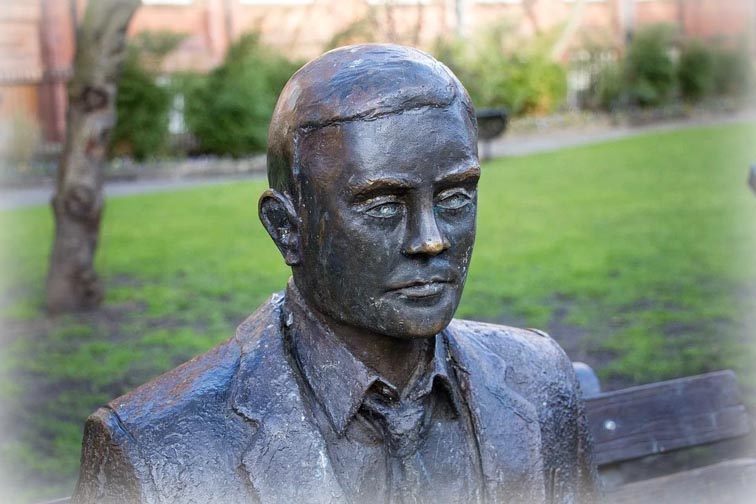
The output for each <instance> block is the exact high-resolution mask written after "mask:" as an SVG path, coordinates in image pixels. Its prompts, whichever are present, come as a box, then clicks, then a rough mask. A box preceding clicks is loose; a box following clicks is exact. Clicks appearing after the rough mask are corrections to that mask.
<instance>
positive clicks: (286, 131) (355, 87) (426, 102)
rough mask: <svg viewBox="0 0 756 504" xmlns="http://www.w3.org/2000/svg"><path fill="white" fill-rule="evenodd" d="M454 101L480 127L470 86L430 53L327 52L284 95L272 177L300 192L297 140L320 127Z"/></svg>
mask: <svg viewBox="0 0 756 504" xmlns="http://www.w3.org/2000/svg"><path fill="white" fill-rule="evenodd" d="M453 105H455V106H461V107H462V108H463V109H464V111H465V113H466V114H467V115H468V117H469V119H470V123H471V125H472V127H473V128H476V129H477V123H476V121H475V112H474V109H473V105H472V101H471V100H470V97H469V95H468V94H467V91H465V89H464V87H462V84H461V83H460V82H459V80H458V79H457V78H456V77H455V76H454V74H452V72H451V71H450V70H449V69H448V68H447V67H446V66H445V65H443V64H442V63H440V62H439V61H437V60H436V59H435V58H433V57H432V56H430V55H428V54H426V53H424V52H422V51H419V50H417V49H414V48H410V47H404V46H398V45H392V44H363V45H356V46H347V47H341V48H339V49H335V50H333V51H330V52H327V53H326V54H324V55H322V56H320V57H319V58H317V59H315V60H313V61H311V62H309V63H308V64H306V65H305V66H303V67H302V68H301V69H299V70H298V71H297V72H296V73H295V74H294V75H293V76H292V77H291V79H289V82H287V83H286V86H285V87H284V89H283V91H282V92H281V95H280V96H279V98H278V103H277V104H276V108H275V110H274V112H273V117H272V119H271V123H270V129H269V130H268V183H269V184H270V187H272V188H273V189H275V190H277V191H278V192H281V193H284V194H287V195H288V196H289V197H296V193H297V190H296V182H297V179H298V176H299V172H300V168H301V167H300V166H299V163H298V159H297V144H298V142H299V141H300V140H301V138H302V137H303V135H307V134H308V133H310V132H312V131H315V130H317V129H319V128H323V127H327V126H331V125H337V124H341V123H345V122H349V121H358V120H362V121H370V120H374V119H378V118H380V117H383V116H386V115H390V114H397V113H402V112H404V111H407V110H412V109H419V108H423V107H437V108H447V107H450V106H453Z"/></svg>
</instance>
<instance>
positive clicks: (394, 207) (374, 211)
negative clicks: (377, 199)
mask: <svg viewBox="0 0 756 504" xmlns="http://www.w3.org/2000/svg"><path fill="white" fill-rule="evenodd" d="M365 213H366V214H368V215H369V216H371V217H378V218H381V219H389V218H391V217H396V216H397V215H399V214H401V213H402V205H401V203H397V202H395V201H388V202H384V203H378V204H377V205H373V206H371V207H369V208H368V209H367V210H365Z"/></svg>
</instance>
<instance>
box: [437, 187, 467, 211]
mask: <svg viewBox="0 0 756 504" xmlns="http://www.w3.org/2000/svg"><path fill="white" fill-rule="evenodd" d="M470 201H472V198H471V197H470V196H469V195H468V194H467V193H466V192H463V191H455V192H451V193H446V194H441V196H440V197H439V199H438V201H437V202H436V206H438V207H439V208H442V209H443V210H458V209H460V208H462V207H465V206H467V205H468V204H469V203H470Z"/></svg>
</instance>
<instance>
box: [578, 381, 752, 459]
mask: <svg viewBox="0 0 756 504" xmlns="http://www.w3.org/2000/svg"><path fill="white" fill-rule="evenodd" d="M585 406H586V416H587V417H588V424H589V428H590V431H591V433H592V435H593V440H594V443H595V447H594V453H595V458H596V463H597V464H598V465H599V466H604V465H608V464H613V463H617V462H624V461H627V460H632V459H636V458H640V457H644V456H646V455H653V454H658V453H664V452H667V451H670V450H676V449H681V448H688V447H692V446H697V445H702V444H706V443H713V442H716V441H723V440H725V439H730V438H735V437H739V436H743V435H746V434H748V432H749V431H750V419H749V416H748V413H747V411H746V408H745V406H744V405H743V403H742V399H741V396H740V390H739V388H738V384H737V379H736V376H735V373H733V372H732V371H717V372H714V373H707V374H703V375H699V376H691V377H687V378H680V379H677V380H670V381H665V382H659V383H652V384H649V385H641V386H638V387H631V388H627V389H623V390H618V391H614V392H604V393H600V394H598V395H596V396H593V397H589V398H587V399H586V401H585Z"/></svg>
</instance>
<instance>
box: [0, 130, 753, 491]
mask: <svg viewBox="0 0 756 504" xmlns="http://www.w3.org/2000/svg"><path fill="white" fill-rule="evenodd" d="M754 140H756V125H742V126H727V127H716V128H707V129H694V130H687V131H681V132H675V133H667V134H657V135H649V136H642V137H637V138H634V139H629V140H624V141H619V142H613V143H607V144H602V145H596V146H591V147H581V148H574V149H567V150H562V151H559V152H554V153H547V154H541V155H535V156H527V157H520V158H512V159H501V160H497V161H494V162H491V163H488V164H486V165H485V166H484V169H483V178H482V180H481V185H480V203H479V206H480V213H479V219H478V226H479V231H478V242H477V245H476V250H475V254H474V256H473V262H472V267H471V270H470V275H469V279H468V282H467V287H466V290H465V295H464V298H463V301H462V305H461V307H460V309H459V312H458V316H459V317H464V318H474V319H481V320H489V321H495V322H500V323H509V324H513V325H524V326H528V327H540V328H544V329H547V330H549V331H550V332H551V333H552V335H553V336H554V337H555V338H556V339H557V340H558V341H560V342H561V343H562V344H563V345H564V346H565V347H566V348H567V350H568V352H569V353H570V356H571V357H572V358H573V359H582V360H586V361H587V362H589V363H591V364H593V365H594V366H595V367H597V368H598V369H599V371H600V374H601V376H602V377H603V378H604V379H605V380H606V381H607V383H609V384H610V385H611V386H619V385H625V384H628V383H641V382H650V381H656V380H660V379H664V378H671V377H675V376H682V375H688V374H694V373H698V372H702V371H707V370H713V369H719V368H723V367H732V368H735V369H737V370H738V372H739V373H740V375H741V377H742V380H743V382H744V383H745V384H746V386H747V387H749V388H750V389H751V390H752V389H753V386H754V385H756V374H754V372H753V371H751V370H750V369H749V367H751V366H749V363H750V362H752V361H753V358H754V357H756V352H755V351H754V348H753V347H754V344H753V343H754V342H753V339H754V338H753V336H754V324H756V320H754V317H755V316H754V314H756V261H755V260H754V259H753V258H754V257H755V255H756V195H754V194H752V193H751V192H750V191H748V189H747V187H746V185H745V175H746V168H747V166H748V165H749V164H750V163H751V162H756V147H755V146H754ZM264 187H265V186H264V184H263V183H262V182H255V183H236V184H229V185H221V186H212V187H206V188H198V189H192V190H186V191H181V192H175V193H167V194H150V195H143V196H133V197H125V198H119V199H113V200H112V201H109V202H108V205H107V208H106V213H105V219H104V223H103V234H102V241H101V248H100V250H99V253H98V257H97V262H98V264H97V267H98V270H99V271H100V272H101V274H102V275H103V276H104V278H105V281H106V283H107V287H108V293H107V300H106V303H105V306H104V307H103V309H102V310H101V311H99V312H97V313H91V314H83V315H79V316H67V317H61V318H57V319H47V318H45V317H44V316H43V315H42V314H41V308H40V307H41V303H42V299H43V287H44V278H45V274H46V266H47V263H46V261H47V254H48V251H49V248H50V238H51V236H52V224H51V216H50V212H49V210H48V209H47V208H33V209H26V210H18V211H12V212H4V213H2V214H0V233H2V244H3V249H4V252H3V258H2V260H3V264H2V270H1V271H2V272H3V277H2V279H0V303H1V304H0V308H1V309H2V319H3V326H4V327H3V333H2V344H3V352H2V357H1V358H0V376H2V378H0V400H1V401H2V404H3V408H2V411H1V412H0V415H1V416H0V422H2V424H1V425H0V427H2V431H1V432H2V436H3V437H2V438H0V450H1V451H0V457H2V459H4V460H5V462H4V464H5V465H7V468H6V470H5V473H6V474H5V477H6V478H7V479H8V481H11V482H15V483H16V484H17V485H21V486H23V487H25V488H26V490H27V492H26V493H27V498H34V499H39V498H41V497H47V496H55V495H63V494H65V493H67V492H70V491H71V481H72V478H73V477H74V476H75V473H76V470H77V468H78V457H79V442H80V439H81V428H82V425H83V421H84V418H85V417H86V415H87V414H88V413H89V412H91V411H92V410H93V409H94V408H95V407H97V406H98V405H100V404H102V403H104V402H106V401H107V400H108V399H110V398H112V397H115V396H117V395H119V394H121V393H123V392H125V391H127V390H129V389H130V388H133V387H134V386H136V385H138V384H140V383H143V382H145V381H147V380H149V379H150V378H152V377H154V376H155V375H157V374H159V373H161V372H163V371H165V370H168V369H170V368H171V367H173V366H175V365H177V364H179V363H180V362H182V361H184V360H186V359H188V358H190V357H192V356H193V355H196V354H197V353H199V352H202V351H203V350H205V349H207V348H209V347H211V346H212V345H214V344H215V343H217V342H219V341H221V340H223V339H225V338H227V337H229V336H230V335H231V334H232V331H233V328H234V326H235V325H236V324H238V323H239V322H240V321H241V320H242V319H243V318H244V317H245V316H246V315H247V314H248V313H250V312H252V311H253V310H254V309H255V307H256V306H258V305H259V304H260V303H261V302H262V301H263V300H264V299H265V298H266V297H267V296H268V295H269V294H270V293H271V292H274V291H276V290H279V289H281V288H282V287H283V286H284V283H285V281H286V278H287V276H288V273H287V270H286V268H285V266H284V264H283V261H282V260H281V258H280V257H279V255H278V253H277V251H276V249H275V248H274V246H273V245H272V243H271V242H270V240H269V238H268V237H267V235H266V234H265V232H264V230H263V229H262V226H261V225H260V224H259V221H258V219H257V216H256V202H257V197H258V195H259V194H260V192H261V191H262V190H263V189H264ZM6 483H7V482H6ZM1 486H3V482H0V487H1Z"/></svg>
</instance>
